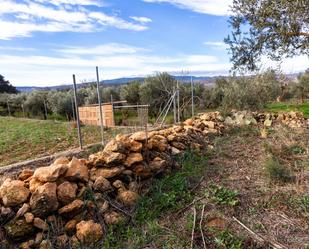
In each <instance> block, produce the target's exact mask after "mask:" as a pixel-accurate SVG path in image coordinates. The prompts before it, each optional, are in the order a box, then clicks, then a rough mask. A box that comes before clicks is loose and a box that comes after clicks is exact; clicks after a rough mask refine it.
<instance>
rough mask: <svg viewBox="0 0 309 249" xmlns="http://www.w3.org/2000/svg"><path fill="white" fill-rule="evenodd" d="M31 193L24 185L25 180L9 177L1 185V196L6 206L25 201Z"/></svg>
mask: <svg viewBox="0 0 309 249" xmlns="http://www.w3.org/2000/svg"><path fill="white" fill-rule="evenodd" d="M29 194H30V191H29V189H27V188H26V187H25V186H24V182H22V181H19V180H11V179H7V180H5V181H4V183H3V184H2V186H1V187H0V198H1V199H2V202H3V204H4V205H5V206H7V207H11V206H17V205H19V204H21V203H24V202H25V201H26V200H27V199H28V196H29Z"/></svg>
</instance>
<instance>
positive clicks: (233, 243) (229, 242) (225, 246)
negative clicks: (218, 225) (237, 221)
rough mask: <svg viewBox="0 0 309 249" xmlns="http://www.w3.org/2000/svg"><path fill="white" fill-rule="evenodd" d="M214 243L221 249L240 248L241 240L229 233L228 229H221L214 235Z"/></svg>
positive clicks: (241, 245) (241, 246)
mask: <svg viewBox="0 0 309 249" xmlns="http://www.w3.org/2000/svg"><path fill="white" fill-rule="evenodd" d="M215 244H216V246H217V247H218V248H222V249H242V248H244V246H243V240H242V239H241V238H238V237H236V236H234V235H233V234H231V233H230V232H229V231H228V230H223V231H221V232H219V233H218V234H217V236H216V237H215Z"/></svg>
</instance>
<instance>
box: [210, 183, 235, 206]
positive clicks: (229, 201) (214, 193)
mask: <svg viewBox="0 0 309 249" xmlns="http://www.w3.org/2000/svg"><path fill="white" fill-rule="evenodd" d="M206 195H208V196H209V197H210V199H211V200H213V201H214V202H215V203H216V204H220V205H228V206H232V207H233V206H236V205H238V204H239V200H238V198H237V196H238V192H237V191H234V190H231V189H228V188H225V187H223V186H217V185H212V186H211V188H210V190H209V191H206Z"/></svg>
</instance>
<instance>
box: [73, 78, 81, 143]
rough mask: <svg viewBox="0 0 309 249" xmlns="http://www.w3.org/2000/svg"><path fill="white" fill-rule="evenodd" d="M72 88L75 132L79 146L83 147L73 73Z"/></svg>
mask: <svg viewBox="0 0 309 249" xmlns="http://www.w3.org/2000/svg"><path fill="white" fill-rule="evenodd" d="M73 90H74V101H75V112H76V123H77V134H78V140H79V146H80V148H81V149H82V148H83V141H82V134H81V130H80V120H79V113H78V103H77V91H76V80H75V74H73Z"/></svg>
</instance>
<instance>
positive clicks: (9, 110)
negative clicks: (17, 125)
mask: <svg viewBox="0 0 309 249" xmlns="http://www.w3.org/2000/svg"><path fill="white" fill-rule="evenodd" d="M6 104H7V107H8V112H9V116H11V109H10V104H9V100H8V99H7V100H6Z"/></svg>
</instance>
